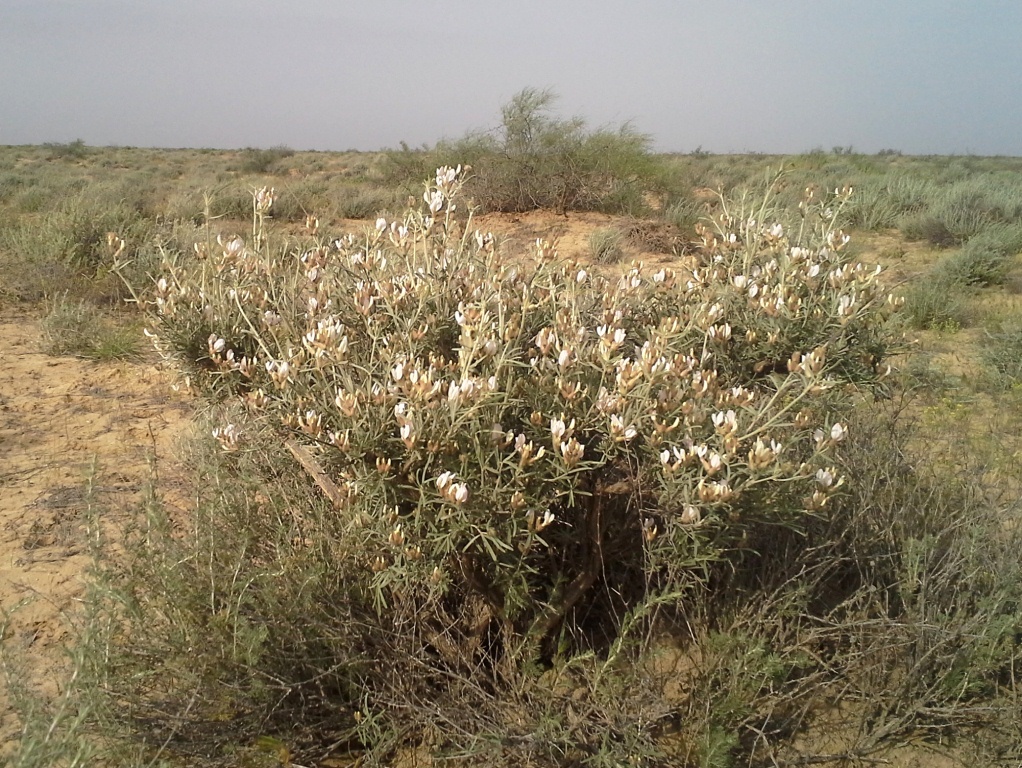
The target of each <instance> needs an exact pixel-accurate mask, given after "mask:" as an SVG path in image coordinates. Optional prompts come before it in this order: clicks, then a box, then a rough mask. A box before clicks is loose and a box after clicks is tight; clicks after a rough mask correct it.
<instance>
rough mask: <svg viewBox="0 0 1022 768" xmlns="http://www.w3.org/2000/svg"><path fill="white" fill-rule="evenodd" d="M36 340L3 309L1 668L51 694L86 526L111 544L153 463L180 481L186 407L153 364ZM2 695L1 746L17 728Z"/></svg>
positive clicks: (31, 323)
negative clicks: (50, 348)
mask: <svg viewBox="0 0 1022 768" xmlns="http://www.w3.org/2000/svg"><path fill="white" fill-rule="evenodd" d="M39 334H40V332H39V324H38V321H37V319H36V318H35V317H33V316H31V315H28V314H21V313H19V312H18V311H16V310H15V311H13V312H12V311H11V310H10V309H6V310H4V311H3V313H2V314H0V610H2V615H3V617H4V618H5V624H4V627H3V638H2V642H3V650H4V654H3V657H4V659H5V665H4V666H5V669H4V672H5V673H7V672H11V671H14V669H15V668H17V672H18V676H19V677H22V676H24V678H25V681H26V682H27V683H28V686H29V689H30V690H32V691H36V692H38V693H40V694H43V695H44V696H51V695H53V694H54V693H57V692H58V691H59V689H60V681H61V679H63V675H64V673H63V672H62V671H61V670H62V669H64V668H65V667H66V656H65V653H64V646H65V644H66V643H67V641H68V640H69V639H70V638H71V636H72V634H73V632H74V627H75V624H76V620H77V619H78V618H79V617H80V616H81V609H82V596H83V592H84V586H85V574H86V572H87V570H88V567H89V564H90V555H89V546H88V543H89V528H90V521H98V526H99V527H100V529H101V530H102V531H103V533H104V535H106V536H112V537H115V538H116V536H117V532H118V531H119V530H121V529H122V527H123V526H124V524H125V523H127V522H128V521H129V520H130V519H131V517H132V516H133V515H135V514H137V513H138V502H139V501H140V498H141V493H142V491H143V489H144V488H145V486H146V483H147V482H148V479H149V476H150V457H153V456H155V457H156V460H157V461H158V463H159V471H160V485H161V488H167V487H168V485H170V486H173V485H175V484H176V483H177V482H180V480H181V478H180V477H178V478H175V467H174V461H173V450H172V446H173V444H174V442H175V440H176V439H177V437H178V436H179V435H180V434H181V433H182V432H183V431H185V430H187V429H188V427H189V424H190V411H191V406H190V404H189V402H188V401H187V398H185V397H184V396H183V395H176V394H175V393H174V392H173V391H172V390H171V388H170V386H169V378H168V376H167V375H166V374H164V373H163V372H161V371H159V370H158V369H157V368H156V367H155V366H154V365H153V364H152V363H124V362H111V363H96V362H91V361H87V360H79V359H76V358H70V357H50V356H48V355H45V354H43V353H42V352H41V351H40V343H39V338H40V335H39ZM95 527H96V526H95V525H93V528H95ZM3 689H4V686H3V685H0V745H7V746H8V747H9V746H10V742H11V740H13V739H15V738H16V737H17V734H18V730H19V725H18V721H17V718H16V716H15V715H14V713H13V711H12V709H11V706H10V701H9V698H8V694H7V693H6V692H5V691H3Z"/></svg>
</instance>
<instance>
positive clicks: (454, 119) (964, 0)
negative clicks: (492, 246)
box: [0, 0, 1022, 155]
mask: <svg viewBox="0 0 1022 768" xmlns="http://www.w3.org/2000/svg"><path fill="white" fill-rule="evenodd" d="M526 86H533V87H537V88H551V89H553V90H554V91H556V92H557V93H558V94H559V95H560V100H559V102H558V111H559V112H560V113H561V114H563V115H564V116H571V115H580V116H583V117H585V118H586V119H587V120H588V121H589V122H590V124H592V125H595V126H598V125H605V124H617V123H621V122H623V121H626V120H630V121H632V123H633V125H634V126H635V127H636V128H637V129H638V130H640V131H642V132H644V133H648V134H650V135H652V136H653V137H654V139H655V143H656V147H657V148H658V149H661V150H665V151H690V150H692V149H695V148H696V147H700V146H701V147H702V148H703V149H705V150H708V151H713V152H729V151H736V152H740V151H762V152H799V151H804V150H808V149H812V148H814V147H823V148H825V149H827V150H829V149H831V147H834V146H838V145H840V146H847V145H852V146H854V147H855V148H856V149H857V150H861V151H865V152H875V151H877V150H879V149H883V148H895V149H900V150H902V151H904V152H906V153H913V154H915V153H927V154H928V153H938V154H944V153H974V154H1009V155H1022V2H1020V1H1019V0H845V1H844V2H838V1H837V0H815V1H814V2H810V1H808V0H805V1H803V0H759V1H758V2H753V0H700V1H699V2H694V1H692V0H630V1H629V0H617V2H611V0H506V1H505V2H500V3H496V2H489V1H487V0H437V1H435V2H430V1H429V0H419V2H412V1H411V0H364V1H363V2H351V1H347V2H346V1H344V0H334V1H330V0H304V1H303V2H301V3H289V2H284V1H283V0H277V1H276V2H266V1H264V0H0V144H38V143H42V142H47V141H70V140H73V139H76V138H81V139H83V140H85V142H86V143H88V144H94V145H108V144H117V145H130V146H158V147H243V146H262V147H268V146H273V145H276V144H286V145H288V146H291V147H293V148H295V149H334V150H342V149H349V148H354V149H367V150H368V149H377V148H381V147H395V146H397V144H398V142H399V141H402V140H404V141H407V142H408V143H409V144H412V145H418V144H422V143H424V142H428V143H432V142H434V141H436V140H437V139H440V138H442V137H456V136H460V135H461V134H463V133H464V132H465V131H466V130H469V129H475V128H487V127H491V126H493V125H495V124H496V123H497V122H498V120H499V112H500V106H501V105H502V104H503V103H505V102H506V101H507V100H508V99H509V98H510V97H511V96H512V95H513V94H514V93H515V92H517V91H519V90H521V89H522V88H523V87H526Z"/></svg>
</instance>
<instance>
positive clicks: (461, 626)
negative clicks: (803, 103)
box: [148, 167, 898, 722]
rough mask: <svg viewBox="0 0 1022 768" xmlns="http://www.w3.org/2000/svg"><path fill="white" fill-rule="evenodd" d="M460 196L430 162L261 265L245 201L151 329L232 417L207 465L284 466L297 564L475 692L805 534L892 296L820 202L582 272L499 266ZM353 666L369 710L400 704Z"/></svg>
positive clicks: (164, 281)
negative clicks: (774, 537)
mask: <svg viewBox="0 0 1022 768" xmlns="http://www.w3.org/2000/svg"><path fill="white" fill-rule="evenodd" d="M462 184H463V175H462V173H461V169H460V168H447V167H445V168H441V169H439V170H438V171H437V173H436V177H435V179H433V180H432V181H431V183H429V184H428V186H427V189H426V192H425V194H424V196H423V200H424V204H423V205H422V206H421V210H409V211H408V212H407V213H406V215H405V216H404V217H403V218H402V219H400V220H395V221H388V220H384V219H380V220H379V221H377V222H376V226H375V227H374V228H370V229H369V230H368V231H367V232H365V233H363V234H360V235H345V236H342V237H337V238H333V239H326V238H323V239H319V240H316V239H315V238H314V237H310V241H309V242H308V243H307V244H306V245H305V246H302V247H298V248H292V249H285V250H280V249H275V248H274V247H272V246H271V244H269V242H268V241H267V239H266V237H265V236H264V234H263V231H262V227H261V221H262V219H263V218H264V217H265V216H267V215H269V214H270V213H271V212H272V207H271V206H272V200H273V196H272V192H271V191H268V190H262V191H260V192H259V193H258V195H257V197H256V202H255V213H256V227H255V230H254V232H253V238H252V240H251V241H248V242H246V241H244V240H242V239H241V238H238V237H221V238H220V239H219V240H210V241H208V242H206V243H203V244H200V245H199V246H197V248H196V254H195V256H194V257H188V258H183V257H182V258H177V259H174V260H170V261H168V263H167V264H166V265H165V270H164V274H163V275H162V276H161V277H160V278H159V280H158V281H157V282H156V284H155V288H154V293H153V295H152V297H151V305H150V308H151V310H152V323H151V326H150V329H149V331H148V333H150V334H151V335H152V337H153V340H154V342H155V344H156V346H157V348H158V349H160V350H162V351H163V352H164V353H165V354H166V355H168V356H169V357H173V358H175V359H178V360H183V361H184V362H185V363H186V364H187V365H188V366H189V371H190V375H191V376H193V377H198V378H199V379H200V380H201V381H202V382H205V385H206V386H207V387H208V389H209V390H210V391H212V392H214V393H216V394H217V396H218V397H220V398H222V399H224V400H226V401H228V404H227V406H226V407H225V408H224V413H226V414H231V416H230V418H229V419H228V418H225V419H224V421H223V422H222V423H221V424H219V425H218V426H217V427H216V429H215V435H216V438H217V440H218V441H219V443H220V444H221V446H222V450H223V452H224V455H225V456H226V457H227V458H228V459H229V458H230V456H232V455H233V456H237V455H244V453H245V452H246V451H250V450H255V449H256V448H255V447H256V446H261V445H263V446H264V445H266V442H267V436H270V437H271V438H272V439H273V440H277V441H278V442H279V441H288V444H289V445H290V446H292V450H293V452H294V453H295V455H296V456H298V457H299V458H300V459H301V460H302V461H303V462H304V464H305V466H306V469H308V470H309V477H310V480H309V483H310V486H311V484H312V483H313V482H314V481H315V482H316V483H318V484H319V485H320V487H321V488H322V489H323V490H324V491H325V493H327V494H328V495H329V497H330V498H331V499H332V501H333V505H334V508H333V511H332V512H331V513H330V514H325V515H317V516H312V515H308V516H307V518H308V519H306V520H304V521H303V525H302V531H301V542H302V544H301V546H303V547H306V548H307V549H308V551H309V552H313V553H319V554H318V555H316V556H317V557H319V558H321V559H320V565H321V570H326V571H329V572H335V573H337V574H338V575H339V578H344V579H346V580H347V581H346V582H345V583H346V584H347V585H348V587H347V589H348V594H349V595H352V596H353V597H351V598H350V599H357V600H361V601H363V604H364V605H365V606H366V607H367V610H368V612H369V613H371V614H375V616H376V617H377V618H376V619H375V622H376V624H377V626H378V627H379V628H383V629H384V631H385V632H386V633H387V636H388V637H394V638H399V639H400V643H402V644H403V645H402V647H403V648H405V649H406V651H408V652H409V653H413V654H415V655H416V658H417V659H419V660H420V663H418V666H414V669H415V670H417V672H415V673H414V674H412V673H410V677H415V676H416V675H417V676H418V677H421V678H428V677H429V676H430V675H431V674H433V673H432V672H430V671H429V669H430V665H432V669H433V670H434V672H437V674H438V675H439V676H438V677H437V678H436V679H438V680H439V679H443V680H446V681H447V682H445V683H443V685H444V686H449V685H450V672H451V671H456V672H457V673H458V674H459V675H472V676H475V678H476V680H477V682H476V683H474V684H475V685H477V686H483V687H482V688H478V690H483V688H486V690H493V688H492V686H498V687H499V686H500V685H511V683H509V682H508V681H511V680H514V679H517V678H516V675H517V674H519V673H520V672H521V670H523V669H525V668H527V667H530V665H532V664H535V663H537V662H541V663H542V662H546V661H549V660H550V659H552V658H565V657H570V656H571V655H572V654H574V653H576V652H579V651H580V650H583V649H594V648H595V649H598V648H600V647H603V648H607V647H610V646H611V645H613V643H614V641H615V639H616V638H618V636H619V633H620V632H621V631H622V627H623V626H625V625H629V624H628V621H629V620H626V618H625V617H626V616H634V615H635V614H634V611H636V610H641V606H642V605H643V604H644V603H646V602H647V601H651V600H652V601H658V605H663V604H665V602H666V603H670V604H672V605H674V606H675V607H676V608H679V609H682V608H683V607H684V603H685V600H686V599H688V597H689V596H691V595H692V594H694V592H695V591H697V589H696V588H697V587H698V586H699V585H701V584H704V576H705V574H706V573H707V567H708V566H711V565H712V564H713V563H714V562H716V561H719V560H720V559H721V558H724V557H726V556H727V554H728V553H729V552H731V551H733V550H736V549H739V548H741V547H742V546H743V542H745V541H747V540H748V538H749V536H750V533H752V532H757V533H758V534H762V532H763V531H770V530H772V529H778V530H781V529H784V530H786V531H791V530H799V529H801V528H802V526H804V525H805V524H807V522H808V521H811V520H817V519H823V518H826V517H827V516H828V515H829V514H830V511H831V509H832V508H833V507H834V506H835V503H834V499H835V496H837V495H841V494H843V493H844V492H845V489H846V488H847V487H848V485H849V484H850V483H852V482H854V478H846V477H843V476H842V473H841V471H839V470H838V469H837V468H836V467H837V466H839V461H838V455H839V453H840V451H841V449H842V444H843V442H844V441H845V439H846V436H847V434H848V432H847V427H846V422H845V415H846V414H847V413H848V412H849V409H850V408H851V407H852V406H853V405H855V404H856V403H857V402H859V401H860V398H862V397H865V396H866V395H867V394H868V393H869V392H871V391H873V390H875V389H876V388H878V387H880V386H882V384H881V378H882V377H883V376H884V374H885V373H886V371H887V366H886V361H885V359H886V357H887V356H888V354H889V351H890V346H891V341H890V338H889V332H888V331H887V330H886V326H885V318H886V317H887V315H888V313H889V311H890V310H891V309H892V308H893V307H894V306H895V305H896V304H897V303H898V302H897V300H896V299H894V298H892V297H891V296H890V295H889V294H887V293H886V292H885V290H884V289H883V287H882V284H881V282H880V270H879V269H874V268H869V267H867V266H865V265H863V264H860V263H855V262H854V261H853V260H852V259H850V257H849V256H848V255H847V251H846V248H845V245H846V243H847V237H846V236H845V235H843V234H842V232H841V231H839V230H837V229H836V228H835V226H834V214H833V211H834V210H837V209H838V208H839V207H840V205H841V203H842V200H843V199H844V196H845V195H844V193H842V192H838V193H836V194H834V195H832V196H831V198H829V199H828V200H826V201H824V203H825V204H821V205H819V206H816V207H814V206H812V205H809V204H808V203H807V205H806V207H805V208H804V209H803V210H802V212H801V214H796V215H795V217H794V223H791V224H788V225H782V224H778V223H775V222H774V221H773V220H771V219H768V218H766V217H767V216H769V213H768V210H769V209H768V207H767V206H766V205H762V204H761V205H757V206H753V205H752V204H751V203H748V202H746V203H737V204H734V205H725V206H724V209H723V213H722V215H721V216H720V217H719V218H718V219H717V220H716V221H715V222H714V223H712V224H708V225H707V226H705V227H702V228H701V229H700V231H699V236H700V238H701V245H700V246H699V248H698V249H697V252H696V254H695V257H694V259H693V260H692V261H691V263H689V264H688V265H686V266H682V265H678V266H677V268H667V267H662V268H657V269H651V268H647V267H644V266H643V265H641V264H635V265H633V266H632V267H631V268H630V269H628V270H627V271H625V272H624V273H623V274H621V275H620V276H619V277H613V278H605V277H601V276H598V275H596V274H594V273H593V272H591V271H589V270H588V269H587V268H586V266H584V265H580V264H578V263H571V262H567V261H565V260H563V259H560V258H559V257H558V255H557V253H556V250H555V249H554V247H553V246H552V245H551V244H549V243H547V242H544V241H539V242H537V243H536V258H535V261H534V263H531V264H523V263H520V262H517V261H508V260H506V259H504V258H503V257H502V255H501V253H500V252H499V250H498V249H497V248H495V246H494V240H493V238H492V237H491V236H490V235H489V234H486V233H483V232H478V231H474V230H473V228H472V224H471V217H465V216H464V215H463V212H462V211H461V210H458V209H457V205H458V201H459V191H460V190H461V187H462ZM311 224H313V225H314V222H311ZM231 403H237V405H231ZM242 404H243V405H244V407H242ZM251 514H258V511H256V510H253V511H252V512H251ZM759 538H760V539H762V535H760V536H759ZM255 546H256V548H257V549H258V544H256V545H255ZM251 556H252V557H253V558H255V559H257V560H260V561H261V562H266V561H267V559H271V558H272V557H273V556H274V554H273V552H272V551H271V548H270V547H269V546H267V551H262V552H260V551H253V552H252V555H251ZM289 572H290V571H288V569H285V568H282V569H281V574H280V575H278V576H277V578H278V579H285V580H286V579H288V578H289V576H288V575H287V574H288V573H289ZM294 573H295V577H296V578H298V577H299V576H300V577H301V578H307V576H308V572H307V571H302V572H300V573H299V572H298V571H295V572H294ZM629 611H632V613H629ZM254 620H257V617H256V618H255V619H254ZM323 631H324V632H332V631H334V630H330V629H328V628H324V630H323ZM409 649H410V650H409ZM422 659H426V660H427V662H426V663H425V664H422V663H421V660H422ZM395 663H396V662H395ZM323 664H324V666H328V665H329V664H328V662H327V661H324V662H323ZM441 669H443V670H447V672H446V673H444V675H440V674H439V672H438V670H441ZM366 674H367V676H368V677H367V679H368V680H369V682H367V683H366V684H367V685H368V686H369V689H370V693H369V694H368V695H369V697H370V699H374V697H376V696H378V695H382V694H380V692H379V690H378V689H377V690H373V686H374V685H377V684H378V685H379V686H380V687H383V686H384V683H383V682H381V681H383V680H385V679H386V680H387V681H389V682H387V683H386V685H389V686H392V687H393V686H394V685H396V684H397V683H395V681H394V679H395V675H393V674H388V673H384V672H379V671H378V672H376V673H366ZM374 674H375V675H376V676H377V677H376V678H373V675H374ZM373 679H377V683H373V682H372V680H373ZM480 679H481V680H483V682H478V681H479V680H480ZM402 683H407V684H408V685H409V686H411V685H412V683H411V681H410V680H408V679H406V680H403V681H402ZM487 686H489V687H488V688H487ZM431 695H438V694H435V690H434V694H431ZM374 700H378V699H374ZM436 717H438V716H436V715H434V722H436Z"/></svg>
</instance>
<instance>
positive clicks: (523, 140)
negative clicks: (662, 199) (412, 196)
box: [392, 88, 663, 213]
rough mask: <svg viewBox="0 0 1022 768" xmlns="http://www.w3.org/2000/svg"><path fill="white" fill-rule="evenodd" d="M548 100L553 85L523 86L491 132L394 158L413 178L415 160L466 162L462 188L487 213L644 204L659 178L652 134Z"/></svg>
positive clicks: (624, 209)
mask: <svg viewBox="0 0 1022 768" xmlns="http://www.w3.org/2000/svg"><path fill="white" fill-rule="evenodd" d="M554 101H555V97H554V94H553V93H552V92H551V91H541V90H536V89H533V88H526V89H524V90H522V91H520V92H519V93H518V94H516V95H515V96H514V97H513V98H512V99H511V100H510V101H509V102H508V103H507V104H506V105H504V107H503V109H502V115H501V117H502V119H501V124H500V126H499V127H498V128H497V129H496V130H494V131H488V132H477V133H471V134H468V135H466V136H465V137H463V138H461V139H457V140H454V141H445V142H441V143H439V144H438V145H437V146H436V147H435V149H433V150H432V151H431V152H426V153H425V154H424V155H422V156H419V163H416V162H413V160H414V159H415V157H416V156H415V155H414V154H413V153H411V152H409V151H407V150H406V151H404V152H401V153H393V154H392V157H393V163H394V164H395V165H396V167H400V168H405V169H409V168H411V169H412V171H413V172H414V173H415V178H416V180H418V179H419V178H421V172H422V171H423V170H425V168H424V167H423V165H421V163H427V164H428V163H436V164H449V165H454V164H455V163H456V162H458V163H464V164H466V165H468V166H471V167H472V169H473V175H472V176H471V177H470V178H469V180H468V182H467V184H466V192H467V193H468V196H469V197H471V198H472V200H473V201H474V202H475V204H476V205H478V206H480V207H481V208H482V209H483V210H485V211H504V212H510V213H514V212H521V211H529V210H533V209H537V208H550V209H554V210H557V211H594V210H599V211H607V212H619V213H636V212H639V211H641V210H643V209H644V206H645V202H644V200H643V194H644V193H645V192H647V191H651V190H655V189H658V188H659V187H660V186H661V185H662V183H663V176H662V172H661V169H660V167H659V164H658V162H657V161H656V159H655V158H654V157H653V156H652V154H651V153H650V138H649V137H648V136H646V135H644V134H641V133H638V132H636V131H635V130H634V129H633V128H632V127H631V126H629V125H627V124H625V125H621V126H619V127H617V128H599V129H595V130H594V129H590V128H589V127H588V126H587V125H586V123H585V121H584V120H582V119H581V118H577V117H576V118H570V119H563V118H558V117H555V116H554V115H553V114H552V107H553V104H554ZM434 167H435V166H434Z"/></svg>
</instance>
